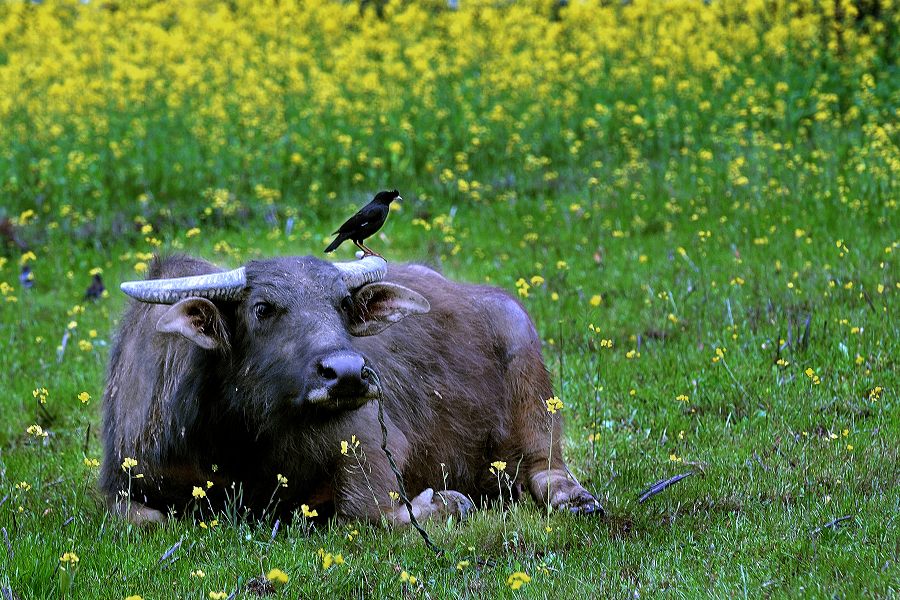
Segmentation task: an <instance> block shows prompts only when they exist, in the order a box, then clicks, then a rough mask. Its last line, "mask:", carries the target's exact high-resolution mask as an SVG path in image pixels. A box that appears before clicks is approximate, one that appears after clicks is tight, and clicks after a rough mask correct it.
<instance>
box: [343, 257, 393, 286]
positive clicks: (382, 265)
mask: <svg viewBox="0 0 900 600" xmlns="http://www.w3.org/2000/svg"><path fill="white" fill-rule="evenodd" d="M332 264H333V265H334V266H335V267H337V268H338V270H339V271H340V272H341V276H342V277H343V278H344V284H345V285H346V286H347V289H351V290H353V289H356V288H359V287H362V286H364V285H366V284H367V283H372V282H373V281H380V280H382V279H384V276H385V275H386V274H387V261H385V260H384V259H383V258H381V257H380V256H367V257H365V258H363V259H360V260H355V261H352V262H337V263H332Z"/></svg>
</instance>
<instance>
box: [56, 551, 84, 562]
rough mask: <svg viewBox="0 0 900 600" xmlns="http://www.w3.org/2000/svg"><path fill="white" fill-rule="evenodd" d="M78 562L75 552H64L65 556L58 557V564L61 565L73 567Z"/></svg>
mask: <svg viewBox="0 0 900 600" xmlns="http://www.w3.org/2000/svg"><path fill="white" fill-rule="evenodd" d="M79 560H80V559H79V558H78V555H77V554H75V552H66V553H65V554H63V555H62V556H60V557H59V562H61V563H63V564H72V565H74V564H75V563H77V562H78V561H79Z"/></svg>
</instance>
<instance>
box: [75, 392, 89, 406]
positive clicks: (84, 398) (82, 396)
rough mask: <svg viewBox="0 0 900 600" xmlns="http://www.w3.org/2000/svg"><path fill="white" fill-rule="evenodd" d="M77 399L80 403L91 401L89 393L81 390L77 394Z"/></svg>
mask: <svg viewBox="0 0 900 600" xmlns="http://www.w3.org/2000/svg"><path fill="white" fill-rule="evenodd" d="M78 399H79V400H81V403H82V404H87V403H88V402H90V401H91V395H90V394H88V393H87V392H81V393H80V394H78Z"/></svg>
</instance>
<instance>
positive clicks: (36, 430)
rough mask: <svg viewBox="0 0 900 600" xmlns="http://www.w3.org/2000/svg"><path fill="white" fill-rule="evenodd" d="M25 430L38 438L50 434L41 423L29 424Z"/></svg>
mask: <svg viewBox="0 0 900 600" xmlns="http://www.w3.org/2000/svg"><path fill="white" fill-rule="evenodd" d="M25 431H26V432H27V433H28V434H30V435H33V436H34V437H36V438H45V437H47V435H48V434H47V432H46V431H44V428H43V427H41V426H40V425H29V426H28V429H26V430H25Z"/></svg>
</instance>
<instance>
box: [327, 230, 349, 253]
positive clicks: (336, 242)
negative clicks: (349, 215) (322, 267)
mask: <svg viewBox="0 0 900 600" xmlns="http://www.w3.org/2000/svg"><path fill="white" fill-rule="evenodd" d="M346 240H347V238H345V237H344V236H343V235H339V236H337V237H336V238H334V241H333V242H331V243H330V244H328V247H327V248H325V253H326V254H328V253H329V252H334V251H335V250H336V249H337V247H338V246H340V245H341V244H343V243H344V242H345V241H346Z"/></svg>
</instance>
